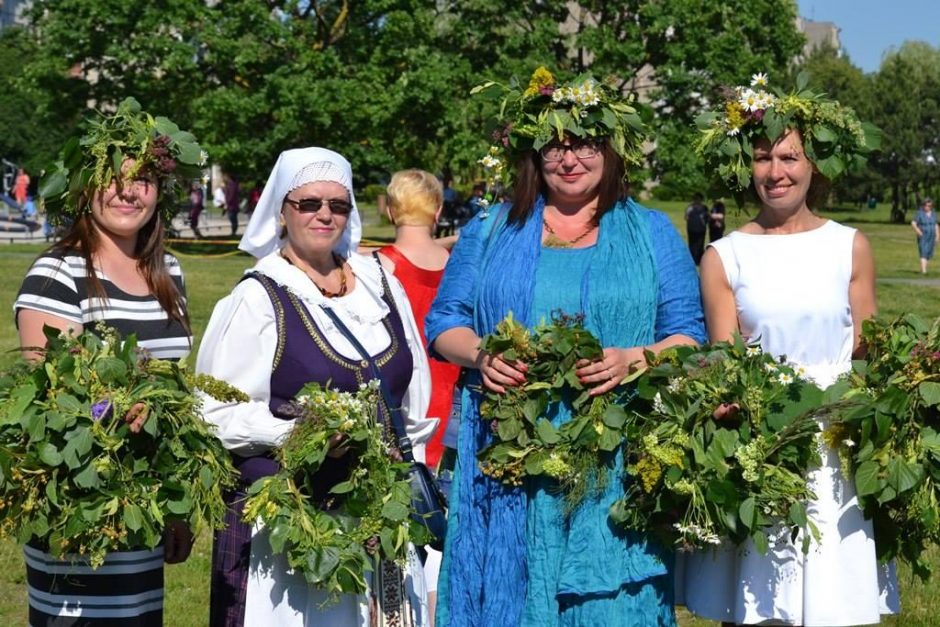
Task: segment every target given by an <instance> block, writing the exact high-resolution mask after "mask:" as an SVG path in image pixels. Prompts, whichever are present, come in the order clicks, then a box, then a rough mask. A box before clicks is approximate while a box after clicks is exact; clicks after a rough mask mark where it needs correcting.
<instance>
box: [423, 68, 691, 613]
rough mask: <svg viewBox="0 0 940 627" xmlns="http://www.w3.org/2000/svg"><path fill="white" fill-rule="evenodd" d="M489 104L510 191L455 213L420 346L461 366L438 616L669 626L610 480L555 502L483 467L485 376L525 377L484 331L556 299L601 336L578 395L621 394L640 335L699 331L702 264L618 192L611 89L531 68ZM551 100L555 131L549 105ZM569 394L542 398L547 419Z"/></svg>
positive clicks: (555, 416)
mask: <svg viewBox="0 0 940 627" xmlns="http://www.w3.org/2000/svg"><path fill="white" fill-rule="evenodd" d="M491 85H493V89H502V88H501V86H500V85H499V84H497V83H492V84H491ZM553 94H554V96H556V97H553ZM570 94H578V96H577V100H575V99H574V96H569V95H570ZM584 102H587V103H590V104H583V103H584ZM501 110H502V111H506V112H507V113H506V118H503V119H500V120H499V121H498V126H499V128H505V129H507V133H509V135H510V137H509V138H508V139H507V141H506V142H504V143H503V142H501V143H500V144H499V145H497V146H496V147H494V148H493V149H491V153H490V157H491V160H490V161H491V163H493V162H496V161H497V160H498V163H500V164H501V165H502V166H504V167H505V168H506V170H505V171H510V170H511V171H513V172H514V173H515V179H516V180H515V185H513V187H512V189H513V190H514V191H513V193H514V197H513V199H512V203H511V204H505V205H498V206H494V207H493V208H492V209H490V210H489V211H488V213H487V215H486V216H485V217H484V215H483V214H482V213H481V214H478V217H477V218H474V219H473V220H471V221H470V222H469V223H468V224H467V226H466V227H464V229H463V231H462V232H461V235H460V238H459V239H458V241H457V245H456V247H455V248H454V253H453V256H452V257H451V259H450V261H449V262H448V264H447V269H446V270H445V272H444V279H443V281H442V282H441V287H440V290H439V291H438V295H437V298H436V299H435V301H434V303H433V305H432V306H431V311H430V313H429V314H428V317H427V322H426V324H427V326H426V332H427V336H428V341H429V343H430V345H431V347H432V348H433V350H434V351H435V352H436V353H439V354H440V355H442V356H443V357H445V358H446V359H448V360H449V361H451V362H453V363H456V364H460V365H461V366H463V367H464V368H465V369H466V371H467V383H466V385H465V386H462V392H461V404H460V406H461V408H462V414H461V417H460V434H459V437H458V454H457V471H456V473H455V485H454V487H453V489H452V492H451V498H450V511H449V514H450V523H449V527H448V534H447V545H446V548H445V557H444V566H443V569H442V572H441V582H440V587H439V590H438V606H437V617H436V620H437V621H438V626H439V627H462V626H464V625H524V626H531V627H535V626H543V625H553V626H558V625H585V626H587V625H605V626H609V627H616V626H627V625H651V626H652V625H656V626H661V627H665V626H671V625H674V624H675V615H674V611H673V607H672V606H673V595H672V593H673V574H672V569H671V564H672V558H671V555H670V554H669V552H668V551H667V550H666V549H665V548H664V547H662V546H660V545H659V544H657V543H656V542H655V540H654V539H653V538H652V537H650V536H648V535H647V534H644V533H622V532H620V531H618V530H617V529H616V528H615V526H614V524H612V523H611V521H610V518H609V510H610V506H611V504H612V503H613V502H615V501H616V500H618V499H620V498H623V496H624V485H623V482H622V481H619V480H616V481H608V482H606V484H605V485H603V486H600V485H598V486H597V492H596V493H592V495H591V496H590V497H586V498H585V499H584V501H583V502H582V503H581V504H580V505H579V506H578V508H577V509H575V510H574V512H572V513H571V515H570V516H569V515H568V514H567V513H566V512H565V508H566V505H565V502H564V501H565V497H564V495H562V494H560V492H559V490H558V487H559V486H558V483H553V482H551V481H549V480H542V479H537V480H533V481H527V482H526V483H525V485H523V486H519V487H516V486H507V485H506V484H504V483H502V482H501V481H500V480H499V479H495V478H492V477H490V476H487V475H485V474H483V473H482V471H481V469H480V467H479V464H478V463H477V457H476V456H477V453H478V452H479V451H480V450H481V448H483V447H485V446H487V445H488V444H489V443H491V442H493V433H492V432H491V429H490V425H489V423H487V422H485V421H484V420H483V419H481V414H480V402H481V398H482V388H483V386H486V388H488V389H489V390H491V391H492V392H494V393H497V394H500V393H505V391H506V389H507V388H508V387H515V386H520V385H526V384H527V383H530V382H531V381H529V380H527V374H526V373H527V368H526V365H525V364H522V363H520V362H519V361H517V360H516V359H514V358H509V356H508V355H506V356H505V357H504V355H503V354H497V353H490V352H487V351H484V350H482V349H481V348H480V342H481V338H482V337H483V336H485V335H487V334H488V333H491V332H493V330H494V329H495V328H496V325H497V324H498V323H499V322H500V321H501V320H503V319H504V318H505V317H506V316H507V314H509V313H510V312H511V313H512V316H513V318H514V319H516V320H518V321H519V322H520V323H521V324H523V325H525V326H526V327H533V326H535V325H537V324H539V322H540V321H542V320H548V319H550V318H551V316H552V314H553V312H558V311H562V312H564V313H565V314H568V315H572V316H584V326H585V327H586V328H587V329H588V330H589V331H590V332H591V333H593V334H594V335H595V336H596V337H598V338H599V339H600V341H601V342H602V343H603V345H604V346H605V348H604V350H603V354H601V355H598V357H597V359H595V360H592V361H590V362H585V363H583V364H580V365H579V367H578V368H577V369H576V370H575V374H576V376H577V377H578V378H579V379H580V381H581V382H582V383H583V384H584V385H585V387H586V388H588V389H590V394H591V395H595V396H596V395H600V394H605V393H611V394H617V393H618V392H617V389H618V388H619V386H620V382H621V381H622V380H623V378H624V377H626V376H627V374H628V373H630V372H631V371H632V370H633V369H634V368H636V367H638V366H639V365H640V364H641V363H643V361H644V355H645V351H647V350H649V351H653V352H657V351H659V350H662V349H664V348H666V347H668V346H674V345H677V344H689V343H692V344H694V343H695V342H697V341H700V340H703V339H704V335H705V333H704V331H705V329H704V325H703V321H702V309H701V298H700V294H699V288H698V275H697V274H696V272H695V267H694V265H693V264H692V262H691V259H690V258H689V255H688V253H687V252H686V249H685V245H684V244H683V242H682V238H681V237H680V236H679V234H678V233H677V232H676V230H675V228H674V227H673V226H672V224H671V223H670V221H669V219H668V218H667V217H666V216H665V215H663V214H662V213H659V212H656V211H651V210H648V209H646V208H644V207H641V206H640V205H638V204H636V203H635V202H634V201H633V200H632V199H631V198H630V196H629V193H628V188H627V183H626V174H627V167H628V164H638V163H640V162H641V159H642V154H643V153H642V145H643V140H644V138H645V132H644V129H642V128H638V122H636V121H634V119H633V117H635V116H636V114H635V112H634V110H633V109H632V107H631V106H630V104H629V101H627V100H625V99H623V97H622V96H621V95H620V93H619V92H618V91H614V90H609V89H608V88H607V87H606V86H604V85H603V84H602V83H600V82H598V81H595V80H594V79H591V78H587V77H584V78H581V79H579V80H577V81H576V82H574V83H571V84H567V85H556V83H555V79H554V77H553V76H552V75H551V73H549V72H548V70H546V69H545V68H539V69H538V70H536V72H535V73H534V74H533V76H532V79H531V81H530V85H529V89H527V90H525V92H524V93H519V92H508V94H507V95H506V96H505V100H504V102H503V105H502V107H501ZM510 112H511V113H510ZM579 112H585V113H586V114H587V115H586V116H584V117H582V116H581V115H580V114H579ZM560 116H563V119H564V120H566V122H565V125H564V130H562V129H561V128H560V127H559V128H556V127H555V126H554V125H553V124H552V123H551V122H550V120H552V119H553V117H555V118H557V117H560ZM635 119H636V120H639V118H638V117H636V118H635ZM523 120H526V121H527V123H526V124H522V123H521V122H522V121H523ZM529 120H542V121H543V122H541V123H540V125H538V126H535V125H534V124H529V123H528V121H529ZM613 138H617V139H618V140H619V141H614V140H613ZM544 140H548V141H547V143H544V145H542V143H538V144H536V141H538V142H542V141H544ZM536 145H538V146H539V147H538V148H536V147H535V146H536ZM572 400H573V399H568V398H566V399H563V400H561V401H559V402H557V403H552V404H551V405H550V406H549V407H547V408H545V410H544V411H543V412H540V413H541V415H542V416H543V417H544V419H546V420H550V421H551V422H552V424H554V425H555V426H559V425H561V424H563V423H565V422H567V421H569V420H570V419H571V417H572V416H573V412H574V409H573V406H572V403H571V401H572ZM600 463H601V464H602V465H601V466H599V467H598V468H599V469H600V468H603V469H604V471H603V472H608V473H610V474H609V476H610V477H620V476H621V474H622V473H623V472H624V470H623V456H622V453H621V450H620V448H619V447H618V448H617V449H616V450H615V451H612V452H611V453H610V454H609V455H607V456H605V457H604V458H603V459H602V461H601V462H600ZM599 472H601V471H600V470H599ZM592 489H593V488H592Z"/></svg>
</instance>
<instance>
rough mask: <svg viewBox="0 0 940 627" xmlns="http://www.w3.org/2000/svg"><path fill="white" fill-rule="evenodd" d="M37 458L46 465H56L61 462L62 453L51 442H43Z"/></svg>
mask: <svg viewBox="0 0 940 627" xmlns="http://www.w3.org/2000/svg"><path fill="white" fill-rule="evenodd" d="M39 459H41V460H42V463H44V464H46V465H47V466H51V467H53V468H54V467H56V466H58V465H59V464H61V463H62V453H60V452H59V449H57V448H56V447H55V445H54V444H52V443H51V442H46V443H44V444H43V445H42V446H41V447H39Z"/></svg>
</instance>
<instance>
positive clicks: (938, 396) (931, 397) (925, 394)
mask: <svg viewBox="0 0 940 627" xmlns="http://www.w3.org/2000/svg"><path fill="white" fill-rule="evenodd" d="M917 391H918V392H919V393H920V397H921V399H923V401H924V404H925V405H927V406H928V407H934V406H936V405H940V383H937V382H935V381H924V382H923V383H921V384H920V385H919V386H917Z"/></svg>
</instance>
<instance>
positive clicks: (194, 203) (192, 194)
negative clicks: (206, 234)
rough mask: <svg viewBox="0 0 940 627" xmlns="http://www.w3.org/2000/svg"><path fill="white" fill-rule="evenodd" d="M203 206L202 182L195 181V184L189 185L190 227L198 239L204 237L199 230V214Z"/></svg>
mask: <svg viewBox="0 0 940 627" xmlns="http://www.w3.org/2000/svg"><path fill="white" fill-rule="evenodd" d="M203 207H204V202H203V193H202V183H200V182H199V181H193V184H192V185H190V186H189V227H190V228H191V229H192V230H193V235H195V236H196V238H198V239H201V238H202V233H200V232H199V215H200V214H201V213H202V210H203Z"/></svg>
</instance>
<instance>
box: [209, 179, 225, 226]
mask: <svg viewBox="0 0 940 627" xmlns="http://www.w3.org/2000/svg"><path fill="white" fill-rule="evenodd" d="M212 204H213V205H215V208H216V209H219V210H220V211H221V213H220V214H219V215H220V216H222V217H225V177H224V176H223V177H222V185H219V186H218V187H216V188H215V189H214V190H213V191H212Z"/></svg>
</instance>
